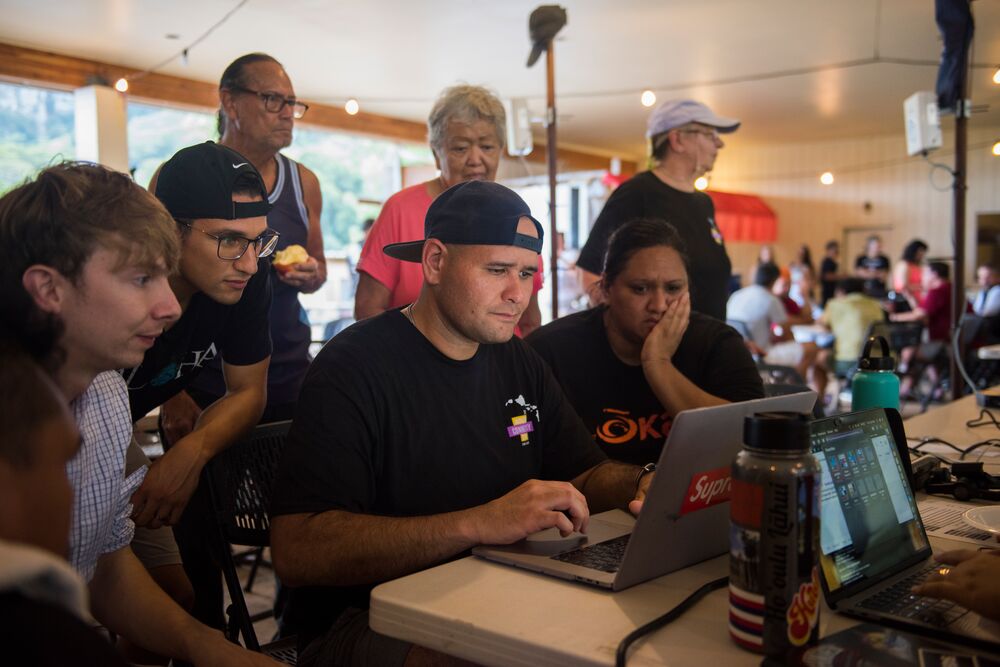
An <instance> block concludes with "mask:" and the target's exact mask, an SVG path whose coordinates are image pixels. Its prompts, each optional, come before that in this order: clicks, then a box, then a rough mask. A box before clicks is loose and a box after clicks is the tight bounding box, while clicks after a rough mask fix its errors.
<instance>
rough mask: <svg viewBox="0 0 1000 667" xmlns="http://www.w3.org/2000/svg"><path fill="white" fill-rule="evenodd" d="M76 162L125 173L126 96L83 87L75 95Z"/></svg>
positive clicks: (126, 147)
mask: <svg viewBox="0 0 1000 667" xmlns="http://www.w3.org/2000/svg"><path fill="white" fill-rule="evenodd" d="M73 96H74V98H75V102H76V119H75V120H76V159H78V160H87V161H89V162H97V163H99V164H103V165H104V166H106V167H110V168H111V169H116V170H118V171H122V172H125V173H126V174H127V173H128V170H129V164H128V131H127V117H126V113H125V96H124V95H122V94H121V93H119V92H118V91H117V90H115V89H114V88H112V87H110V86H86V87H84V88H77V89H76V91H74V95H73Z"/></svg>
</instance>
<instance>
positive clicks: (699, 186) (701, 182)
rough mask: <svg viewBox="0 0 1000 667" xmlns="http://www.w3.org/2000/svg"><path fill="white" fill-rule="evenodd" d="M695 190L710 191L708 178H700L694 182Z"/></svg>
mask: <svg viewBox="0 0 1000 667" xmlns="http://www.w3.org/2000/svg"><path fill="white" fill-rule="evenodd" d="M694 189H695V190H698V191H699V192H701V191H702V190H706V189H708V177H707V176H699V177H698V178H696V179H695V181H694Z"/></svg>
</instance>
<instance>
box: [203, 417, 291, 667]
mask: <svg viewBox="0 0 1000 667" xmlns="http://www.w3.org/2000/svg"><path fill="white" fill-rule="evenodd" d="M291 424H292V422H290V421H283V422H275V423H272V424H261V425H260V426H257V427H256V428H255V429H254V430H253V431H252V432H251V433H250V435H249V436H248V437H247V438H246V439H244V440H242V441H241V442H238V443H236V444H234V445H232V446H231V447H229V448H228V449H226V450H225V451H224V452H222V453H221V454H219V455H218V456H216V457H215V458H213V459H212V460H211V461H210V462H209V463H208V465H207V466H205V477H206V480H207V483H208V488H209V492H210V493H211V497H212V509H213V512H214V514H215V523H216V525H217V526H218V528H219V530H218V540H217V541H218V548H219V551H220V554H221V557H222V558H221V561H222V573H223V576H224V577H225V580H226V587H227V588H228V589H229V597H230V598H231V600H232V603H231V604H230V605H229V608H228V609H227V610H226V614H227V616H228V621H227V623H226V637H227V638H229V640H230V641H233V642H235V641H237V638H238V635H240V634H242V635H243V642H244V643H245V644H246V647H247V648H248V649H250V650H252V651H260V652H263V653H265V654H267V655H269V656H271V657H272V658H274V659H275V660H279V661H281V662H284V663H287V664H290V665H294V664H295V663H296V660H297V654H296V648H295V638H294V637H291V638H287V639H282V640H280V641H278V642H273V643H271V644H267V645H265V646H263V647H262V646H261V645H260V642H259V641H258V640H257V634H256V633H255V632H254V629H253V621H254V618H252V617H251V616H250V612H249V610H248V609H247V603H246V598H245V597H244V596H243V589H242V588H241V586H240V580H239V576H238V575H237V573H236V562H235V560H234V556H233V551H232V547H233V545H237V546H247V547H254V548H257V549H261V550H263V548H264V547H266V546H268V545H269V544H270V541H271V522H270V517H269V515H268V508H269V506H270V503H271V491H272V488H273V484H274V477H275V474H276V473H277V469H278V463H279V461H280V459H281V450H282V448H283V447H284V444H285V436H286V435H288V429H289V427H290V426H291Z"/></svg>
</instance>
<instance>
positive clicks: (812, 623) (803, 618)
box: [785, 567, 819, 646]
mask: <svg viewBox="0 0 1000 667" xmlns="http://www.w3.org/2000/svg"><path fill="white" fill-rule="evenodd" d="M785 621H786V622H787V623H788V641H790V642H791V643H792V645H793V646H802V645H803V644H805V643H806V642H807V641H809V639H810V637H811V636H812V632H813V628H815V627H816V624H817V623H818V622H819V573H818V570H817V569H816V568H815V567H813V571H812V578H810V580H809V581H807V582H803V583H802V585H800V586H799V590H798V592H797V593H795V596H794V597H793V598H792V603H791V604H790V605H788V613H787V614H786V615H785Z"/></svg>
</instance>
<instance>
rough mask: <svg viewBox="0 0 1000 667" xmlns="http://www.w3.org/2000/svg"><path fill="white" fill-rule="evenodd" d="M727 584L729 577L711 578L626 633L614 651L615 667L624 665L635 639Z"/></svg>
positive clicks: (670, 619)
mask: <svg viewBox="0 0 1000 667" xmlns="http://www.w3.org/2000/svg"><path fill="white" fill-rule="evenodd" d="M728 584H729V577H720V578H718V579H713V580H712V581H710V582H708V583H707V584H705V585H704V586H702V587H701V588H699V589H698V590H696V591H695V592H694V593H692V594H691V595H689V596H687V597H686V598H684V600H683V601H682V602H681V603H680V604H679V605H677V606H676V607H674V608H673V609H671V610H670V611H668V612H667V613H665V614H663V615H662V616H659V617H657V618H654V619H653V620H652V621H650V622H649V623H646V624H645V625H643V626H641V627H639V628H636V629H635V630H633V631H632V632H630V633H628V635H626V636H625V639H623V640H622V641H621V643H620V644H618V650H617V651H616V652H615V667H625V661H626V659H627V658H628V648H629V646H631V645H632V644H633V643H634V642H635V641H636V640H637V639H639V638H640V637H643V636H644V635H647V634H649V633H651V632H653V631H655V630H659V629H660V628H662V627H663V626H665V625H667V624H668V623H672V622H673V621H676V620H677V619H678V618H680V616H681V614H683V613H684V612H686V611H687V610H688V609H690V608H691V607H693V606H694V604H695V603H696V602H698V600H700V599H702V598H703V597H705V596H706V595H708V594H709V593H711V592H712V591H716V590H719V589H720V588H723V587H725V586H727V585H728Z"/></svg>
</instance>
